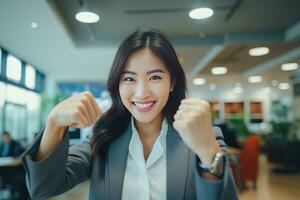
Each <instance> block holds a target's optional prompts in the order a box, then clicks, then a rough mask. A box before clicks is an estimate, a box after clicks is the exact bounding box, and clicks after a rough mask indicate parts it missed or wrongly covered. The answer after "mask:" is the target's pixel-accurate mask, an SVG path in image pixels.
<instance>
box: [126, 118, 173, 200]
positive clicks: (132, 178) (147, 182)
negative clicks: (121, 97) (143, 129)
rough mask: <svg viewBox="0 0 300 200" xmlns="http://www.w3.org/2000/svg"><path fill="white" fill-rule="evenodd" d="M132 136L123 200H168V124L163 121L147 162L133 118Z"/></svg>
mask: <svg viewBox="0 0 300 200" xmlns="http://www.w3.org/2000/svg"><path fill="white" fill-rule="evenodd" d="M131 124H132V136H131V140H130V143H129V147H128V150H129V151H128V157H127V165H126V171H125V176H124V182H123V190H122V200H163V199H166V190H167V189H166V135H167V131H168V124H167V122H166V119H164V120H163V123H162V129H161V131H160V135H159V136H158V137H157V139H156V141H155V143H154V145H153V148H152V150H151V153H150V155H149V157H148V159H147V160H146V161H145V158H144V151H143V144H142V142H141V140H140V137H139V134H138V132H137V129H136V128H135V126H134V120H133V117H132V118H131Z"/></svg>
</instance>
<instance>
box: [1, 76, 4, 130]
mask: <svg viewBox="0 0 300 200" xmlns="http://www.w3.org/2000/svg"><path fill="white" fill-rule="evenodd" d="M4 101H5V83H3V82H1V81H0V133H2V132H3V131H4V130H3V124H2V123H3V114H2V113H3V107H4Z"/></svg>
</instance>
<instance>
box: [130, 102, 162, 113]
mask: <svg viewBox="0 0 300 200" xmlns="http://www.w3.org/2000/svg"><path fill="white" fill-rule="evenodd" d="M132 103H133V105H134V108H135V109H136V110H137V111H139V112H143V113H144V112H149V111H150V110H151V109H152V108H153V105H154V104H155V103H156V101H134V102H132Z"/></svg>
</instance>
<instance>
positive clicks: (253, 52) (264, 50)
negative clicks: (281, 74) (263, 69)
mask: <svg viewBox="0 0 300 200" xmlns="http://www.w3.org/2000/svg"><path fill="white" fill-rule="evenodd" d="M269 52H270V49H269V48H268V47H255V48H252V49H250V50H249V55H250V56H264V55H266V54H268V53H269Z"/></svg>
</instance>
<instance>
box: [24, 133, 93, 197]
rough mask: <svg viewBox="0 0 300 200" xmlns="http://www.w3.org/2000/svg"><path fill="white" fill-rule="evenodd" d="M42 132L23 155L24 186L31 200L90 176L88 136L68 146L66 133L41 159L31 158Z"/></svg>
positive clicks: (68, 188) (55, 192)
mask: <svg viewBox="0 0 300 200" xmlns="http://www.w3.org/2000/svg"><path fill="white" fill-rule="evenodd" d="M42 135H43V131H42V132H41V134H39V136H38V137H37V138H36V140H35V141H34V142H33V144H32V145H31V146H30V147H29V148H28V149H27V150H26V151H25V152H24V153H23V154H22V156H21V158H22V163H23V166H24V168H25V171H26V186H27V188H28V191H29V193H30V196H31V198H32V199H46V198H48V197H51V196H56V195H59V194H61V193H64V192H65V191H68V190H70V189H71V188H73V187H74V186H76V185H77V184H79V183H81V182H83V181H85V180H87V179H89V178H90V173H91V145H90V138H87V139H86V140H83V141H81V142H79V143H78V144H75V145H73V146H71V147H70V148H69V134H68V133H67V131H66V133H65V134H64V137H63V139H62V141H61V142H60V143H59V144H58V145H57V147H56V148H55V149H54V150H53V151H52V152H51V153H50V154H49V155H48V156H47V157H46V158H44V159H43V160H40V161H37V162H35V161H34V158H35V156H36V154H37V151H38V149H39V145H40V142H41V138H42Z"/></svg>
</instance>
